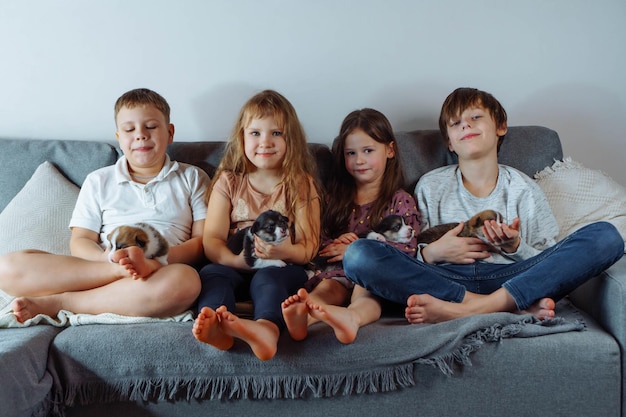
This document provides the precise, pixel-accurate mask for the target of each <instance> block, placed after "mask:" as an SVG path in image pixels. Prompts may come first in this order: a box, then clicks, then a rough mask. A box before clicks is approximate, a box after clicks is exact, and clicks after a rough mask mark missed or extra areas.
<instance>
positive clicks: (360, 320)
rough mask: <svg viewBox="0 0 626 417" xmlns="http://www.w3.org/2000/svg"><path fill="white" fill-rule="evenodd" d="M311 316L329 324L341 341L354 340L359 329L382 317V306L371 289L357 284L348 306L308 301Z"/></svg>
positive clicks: (346, 342) (348, 341) (347, 342)
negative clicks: (368, 289) (370, 291)
mask: <svg viewBox="0 0 626 417" xmlns="http://www.w3.org/2000/svg"><path fill="white" fill-rule="evenodd" d="M308 305H309V312H310V314H311V316H313V317H315V318H317V319H318V320H320V321H323V322H324V323H326V324H328V325H329V326H330V327H332V329H333V331H334V332H335V337H336V338H337V340H339V341H340V342H341V343H345V344H349V343H352V342H354V340H355V339H356V335H357V333H358V331H359V329H360V328H361V327H362V326H365V325H366V324H369V323H372V322H374V321H376V320H378V319H379V318H380V314H381V307H380V303H379V302H378V300H377V299H376V298H375V297H374V296H372V295H371V294H370V293H369V291H367V290H366V289H364V288H363V287H360V286H358V285H357V286H355V287H354V290H353V292H352V299H351V303H350V305H349V306H348V307H341V306H334V305H324V304H315V303H314V302H313V301H310V302H309V303H308Z"/></svg>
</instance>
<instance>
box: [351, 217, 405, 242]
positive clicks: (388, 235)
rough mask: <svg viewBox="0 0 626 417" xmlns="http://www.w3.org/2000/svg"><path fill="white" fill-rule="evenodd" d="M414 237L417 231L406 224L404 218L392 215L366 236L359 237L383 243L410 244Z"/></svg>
mask: <svg viewBox="0 0 626 417" xmlns="http://www.w3.org/2000/svg"><path fill="white" fill-rule="evenodd" d="M414 235H415V230H413V228H412V227H411V226H409V225H408V224H406V223H405V222H404V219H403V218H402V216H398V215H397V214H390V215H389V216H387V217H385V218H384V219H382V220H381V221H380V223H378V225H376V227H374V228H373V230H371V231H370V232H368V233H366V234H365V236H359V237H365V238H367V239H374V240H378V241H381V242H387V241H389V242H395V243H409V242H410V241H411V239H413V236H414Z"/></svg>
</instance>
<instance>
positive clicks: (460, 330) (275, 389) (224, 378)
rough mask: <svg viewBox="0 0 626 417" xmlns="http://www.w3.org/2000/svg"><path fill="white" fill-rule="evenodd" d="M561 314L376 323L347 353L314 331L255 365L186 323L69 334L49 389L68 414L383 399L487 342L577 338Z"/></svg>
mask: <svg viewBox="0 0 626 417" xmlns="http://www.w3.org/2000/svg"><path fill="white" fill-rule="evenodd" d="M562 306H563V307H562V311H563V315H562V316H561V317H559V318H558V319H555V320H553V321H546V322H539V321H537V320H536V319H534V318H533V317H532V316H530V315H524V316H519V315H515V314H509V313H494V314H487V315H480V316H474V317H469V318H464V319H459V320H455V321H450V322H446V323H440V324H437V325H410V324H408V323H407V322H406V320H405V319H404V318H399V317H398V318H394V317H385V318H384V319H382V320H380V321H378V322H376V323H373V324H371V325H368V326H365V327H363V328H362V329H361V331H360V332H359V335H358V338H357V340H356V342H355V343H353V344H351V345H342V344H341V343H339V342H338V341H337V340H336V339H335V337H334V335H333V333H332V331H331V330H330V328H329V327H328V326H325V325H324V324H321V323H318V324H316V325H314V326H312V327H311V328H310V332H309V338H307V339H306V340H305V341H303V342H294V341H293V340H291V339H290V338H289V336H288V335H287V334H283V335H282V336H281V339H280V342H279V349H278V353H277V355H276V356H275V357H274V359H272V360H270V361H265V362H263V361H259V360H258V359H256V357H255V356H254V355H253V354H252V353H251V352H250V350H249V348H248V347H247V346H246V345H245V344H243V343H241V342H239V341H237V342H236V343H235V346H234V347H233V348H232V349H231V350H230V351H228V352H223V351H218V350H216V349H214V348H212V347H211V346H208V345H206V344H203V343H200V342H198V341H196V340H195V339H194V338H193V336H192V334H191V323H155V324H137V325H114V326H107V325H87V326H77V327H70V328H67V329H65V330H64V331H63V332H61V333H60V334H59V335H58V336H57V338H56V339H55V340H54V343H53V346H52V350H51V356H50V358H51V364H52V365H51V368H52V369H54V372H56V373H57V378H56V379H55V381H58V383H59V385H58V386H56V387H55V391H56V394H57V396H56V397H55V402H58V403H59V404H65V405H66V406H73V405H81V404H90V403H94V402H110V401H117V400H128V399H130V400H141V401H158V400H175V399H186V400H192V399H196V400H197V399H216V400H233V399H279V398H283V399H284V398H317V397H331V396H343V395H350V394H364V393H372V392H385V391H393V390H397V389H401V388H402V387H411V386H414V385H415V383H416V382H415V376H414V370H415V366H417V365H419V364H424V365H430V366H432V367H434V368H436V369H438V370H439V371H438V372H440V373H441V374H442V375H444V374H452V373H454V370H455V367H456V366H459V365H463V364H466V365H467V364H470V363H471V360H470V354H471V353H472V352H474V351H476V350H478V349H480V348H482V346H484V345H487V344H490V342H498V341H501V340H503V339H507V338H511V337H518V338H524V339H525V340H529V342H528V343H529V346H531V345H533V344H535V343H539V345H540V346H541V344H542V343H543V342H541V341H540V340H544V339H545V340H546V341H547V339H549V338H550V337H551V336H542V337H539V336H540V335H548V334H554V333H560V332H567V333H572V334H576V335H583V336H581V337H584V335H585V332H584V331H582V329H583V324H582V322H581V321H580V320H579V318H580V316H579V315H578V313H577V312H576V311H575V310H574V309H573V307H572V306H571V305H570V304H567V303H565V304H562ZM533 336H537V337H533ZM535 340H536V341H535ZM503 343H504V342H503Z"/></svg>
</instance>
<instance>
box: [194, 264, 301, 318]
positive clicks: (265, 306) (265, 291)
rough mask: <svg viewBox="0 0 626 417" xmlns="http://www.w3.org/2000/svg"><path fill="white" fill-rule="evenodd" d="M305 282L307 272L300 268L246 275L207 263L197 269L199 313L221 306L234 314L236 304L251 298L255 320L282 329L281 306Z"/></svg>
mask: <svg viewBox="0 0 626 417" xmlns="http://www.w3.org/2000/svg"><path fill="white" fill-rule="evenodd" d="M306 280H307V275H306V272H305V270H304V268H303V267H302V266H299V265H287V266H285V267H282V268H279V267H275V266H270V267H267V268H262V269H259V270H256V271H254V272H252V273H248V274H245V273H241V272H240V271H237V270H235V269H233V268H230V267H228V266H224V265H220V264H209V265H207V266H205V267H204V268H202V269H201V270H200V281H201V282H202V289H201V290H200V296H199V297H198V311H200V309H201V308H202V307H205V306H206V307H210V308H212V309H213V310H215V309H216V308H218V307H219V306H222V305H224V306H226V308H227V309H228V311H231V312H234V311H235V302H236V301H246V300H249V299H252V302H253V303H254V320H258V319H265V320H269V321H271V322H272V323H274V324H276V325H277V326H278V328H279V329H280V330H282V329H284V328H285V321H284V320H283V313H282V310H281V307H280V304H281V303H282V302H283V301H285V299H286V298H287V297H289V296H290V295H292V294H295V293H296V292H297V291H298V289H300V288H302V287H303V286H304V283H305V281H306Z"/></svg>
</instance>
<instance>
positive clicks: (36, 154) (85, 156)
mask: <svg viewBox="0 0 626 417" xmlns="http://www.w3.org/2000/svg"><path fill="white" fill-rule="evenodd" d="M117 157H118V154H117V151H116V149H115V146H114V145H112V144H109V143H105V142H90V141H70V140H45V139H41V140H40V139H2V140H0V211H2V210H4V208H5V207H6V205H7V204H8V203H9V202H10V201H11V199H12V198H13V197H14V196H15V195H16V194H17V193H18V192H19V191H20V190H21V189H22V187H23V186H24V184H26V182H27V181H28V180H29V179H30V177H31V176H32V175H33V173H34V172H35V170H36V169H37V167H38V166H39V165H40V164H41V163H42V162H44V161H49V162H51V163H52V164H54V165H55V166H56V167H57V168H58V169H59V170H60V171H61V172H63V174H64V175H65V176H66V177H67V178H68V179H69V180H70V181H72V182H73V183H74V184H76V185H78V186H81V185H82V184H83V181H84V180H85V177H86V176H87V174H88V173H90V172H91V171H93V170H95V169H98V168H101V167H103V166H107V165H111V164H114V163H115V161H116V160H117Z"/></svg>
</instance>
